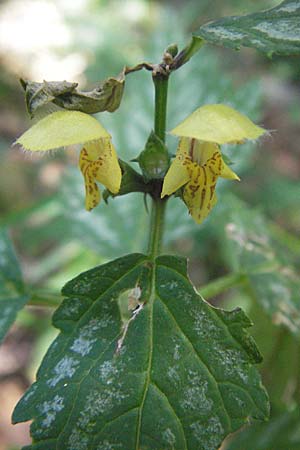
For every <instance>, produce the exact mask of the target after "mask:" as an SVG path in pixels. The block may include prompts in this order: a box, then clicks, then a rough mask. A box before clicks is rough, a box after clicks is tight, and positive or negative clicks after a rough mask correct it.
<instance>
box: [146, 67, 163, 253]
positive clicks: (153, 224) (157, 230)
mask: <svg viewBox="0 0 300 450" xmlns="http://www.w3.org/2000/svg"><path fill="white" fill-rule="evenodd" d="M153 83H154V88H155V108H154V132H155V134H156V135H157V136H158V137H159V138H160V139H161V140H162V141H163V142H165V134H166V117H167V98H168V77H167V76H165V75H161V74H157V75H154V76H153ZM160 192H161V181H159V180H158V181H157V186H156V189H155V193H154V194H153V196H152V205H151V219H150V233H149V244H148V252H149V255H150V256H151V258H152V259H154V258H155V257H156V256H157V255H158V254H159V253H160V249H161V244H162V238H163V230H164V216H165V207H166V200H162V199H161V198H160Z"/></svg>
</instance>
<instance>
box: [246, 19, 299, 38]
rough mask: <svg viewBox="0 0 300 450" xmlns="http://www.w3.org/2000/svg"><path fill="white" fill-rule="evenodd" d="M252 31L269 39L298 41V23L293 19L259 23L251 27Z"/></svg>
mask: <svg viewBox="0 0 300 450" xmlns="http://www.w3.org/2000/svg"><path fill="white" fill-rule="evenodd" d="M253 30H256V31H260V32H261V33H263V34H265V35H267V36H268V37H269V38H271V39H276V40H281V39H283V40H284V41H292V42H293V41H294V42H298V41H299V22H298V21H296V20H295V19H293V18H291V19H280V20H278V21H272V22H269V21H268V20H266V21H263V22H260V23H259V24H258V25H256V26H255V27H253Z"/></svg>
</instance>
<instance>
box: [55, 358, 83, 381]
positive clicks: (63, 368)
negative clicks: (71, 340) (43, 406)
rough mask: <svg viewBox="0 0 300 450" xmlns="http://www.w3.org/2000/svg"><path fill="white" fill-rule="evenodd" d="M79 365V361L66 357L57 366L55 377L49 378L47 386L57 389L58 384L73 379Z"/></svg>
mask: <svg viewBox="0 0 300 450" xmlns="http://www.w3.org/2000/svg"><path fill="white" fill-rule="evenodd" d="M78 365H79V361H77V360H76V359H74V358H72V357H71V356H64V357H63V359H61V360H60V361H59V362H58V363H57V365H56V366H55V367H54V370H53V371H54V373H55V376H54V377H52V378H49V379H48V380H47V384H48V385H49V386H51V387H55V386H56V385H57V383H58V382H59V381H61V380H63V379H64V378H72V376H73V375H74V373H75V371H76V369H77V367H78Z"/></svg>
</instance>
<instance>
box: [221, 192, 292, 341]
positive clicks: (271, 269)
mask: <svg viewBox="0 0 300 450" xmlns="http://www.w3.org/2000/svg"><path fill="white" fill-rule="evenodd" d="M224 206H225V207H224V208H223V210H221V211H219V212H220V213H221V214H220V220H221V221H222V223H223V226H222V227H220V229H222V230H223V231H222V232H221V241H222V243H223V246H224V248H225V253H226V259H227V261H228V262H229V264H230V266H231V268H232V270H233V271H235V272H239V273H244V274H247V276H248V279H249V283H250V287H251V293H252V294H253V295H254V296H255V298H256V299H257V301H258V303H259V304H260V305H261V306H262V307H263V308H264V310H265V311H266V312H267V313H268V314H269V315H270V316H271V318H272V320H273V322H274V323H276V324H278V325H281V324H282V325H284V326H285V327H287V328H288V329H289V330H290V331H291V332H292V333H294V335H295V336H296V337H298V338H299V333H300V299H299V290H300V282H299V277H298V275H297V273H296V271H295V269H294V267H293V266H292V265H289V264H287V262H286V261H285V260H283V261H282V260H281V255H280V252H277V251H276V243H275V242H274V241H273V239H272V233H271V230H270V228H269V226H268V223H267V221H266V220H265V218H264V216H263V215H262V214H261V213H260V212H259V211H257V210H253V209H251V208H249V207H247V206H246V205H245V204H244V203H243V202H242V201H240V200H238V199H237V198H236V197H234V196H232V195H228V196H227V199H226V200H225V202H224Z"/></svg>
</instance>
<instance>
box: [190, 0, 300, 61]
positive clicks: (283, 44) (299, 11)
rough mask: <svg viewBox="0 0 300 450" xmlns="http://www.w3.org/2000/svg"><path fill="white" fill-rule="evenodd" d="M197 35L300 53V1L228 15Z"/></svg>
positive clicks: (269, 50)
mask: <svg viewBox="0 0 300 450" xmlns="http://www.w3.org/2000/svg"><path fill="white" fill-rule="evenodd" d="M195 35H196V36H198V37H201V38H202V39H204V40H206V41H207V42H210V43H212V44H218V45H224V46H225V47H231V48H235V49H239V48H240V47H241V46H244V47H254V48H256V49H257V50H260V51H262V52H264V53H267V54H268V55H272V54H273V53H274V54H278V55H292V54H299V53H300V1H299V0H286V1H284V2H282V3H280V4H279V5H278V6H276V7H275V8H272V9H270V10H267V11H262V12H259V13H254V14H249V15H246V16H233V17H225V18H223V19H220V20H216V21H213V22H209V23H208V24H205V25H202V26H201V27H200V29H199V30H198V31H197V32H196V33H195Z"/></svg>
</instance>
